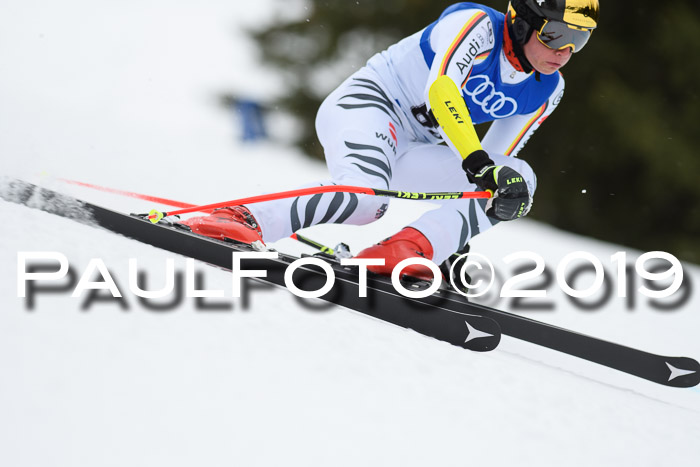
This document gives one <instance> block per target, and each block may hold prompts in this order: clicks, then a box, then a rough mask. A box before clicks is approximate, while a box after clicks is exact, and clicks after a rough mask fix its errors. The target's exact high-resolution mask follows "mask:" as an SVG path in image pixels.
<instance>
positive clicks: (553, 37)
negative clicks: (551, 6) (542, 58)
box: [537, 19, 592, 53]
mask: <svg viewBox="0 0 700 467" xmlns="http://www.w3.org/2000/svg"><path fill="white" fill-rule="evenodd" d="M591 32H592V29H588V28H579V27H576V26H572V25H570V24H567V23H563V22H561V21H556V20H549V19H545V20H544V24H543V25H542V27H541V28H540V30H539V31H538V32H537V39H538V40H539V41H540V42H541V43H542V44H544V45H545V46H547V47H549V48H550V49H554V50H559V49H563V48H565V47H571V50H572V51H573V52H574V53H576V52H578V51H579V50H581V49H582V48H583V46H585V45H586V42H588V39H589V38H590V37H591Z"/></svg>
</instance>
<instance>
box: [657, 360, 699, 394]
mask: <svg viewBox="0 0 700 467" xmlns="http://www.w3.org/2000/svg"><path fill="white" fill-rule="evenodd" d="M665 363H666V365H665V366H666V368H667V369H668V380H666V377H665V376H664V377H663V380H662V381H660V382H661V383H662V384H665V385H667V386H673V387H677V388H692V387H695V386H697V385H699V384H700V363H698V362H697V361H696V360H694V359H692V358H688V357H675V358H666V360H665Z"/></svg>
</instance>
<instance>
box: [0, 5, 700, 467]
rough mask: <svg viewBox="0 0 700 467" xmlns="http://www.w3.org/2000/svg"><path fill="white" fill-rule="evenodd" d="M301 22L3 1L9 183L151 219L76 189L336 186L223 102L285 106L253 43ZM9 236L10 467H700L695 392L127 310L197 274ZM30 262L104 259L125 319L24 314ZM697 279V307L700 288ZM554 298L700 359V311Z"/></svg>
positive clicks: (116, 310) (219, 317)
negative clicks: (178, 277) (246, 129)
mask: <svg viewBox="0 0 700 467" xmlns="http://www.w3.org/2000/svg"><path fill="white" fill-rule="evenodd" d="M357 7H358V8H362V5H361V3H360V2H358V6H357ZM303 14H304V9H303V3H301V2H276V1H273V0H264V1H258V2H255V3H251V2H230V1H228V2H225V1H214V0H212V1H209V2H204V3H202V2H194V1H169V2H166V1H164V0H144V1H138V2H136V1H125V2H107V1H98V2H95V1H87V0H65V1H62V2H49V1H46V0H25V1H23V2H2V4H0V154H1V155H2V156H1V158H0V164H1V165H0V174H6V175H10V176H15V177H21V178H24V179H27V180H30V181H33V182H37V183H41V184H42V185H45V186H49V187H52V188H55V189H58V190H60V191H63V192H66V193H70V194H73V195H77V196H80V197H83V198H85V199H88V200H90V201H93V202H96V203H98V204H102V205H105V206H108V207H112V208H115V209H120V210H124V211H140V210H145V209H149V208H152V207H153V205H152V203H145V202H141V201H137V200H134V199H131V198H125V197H119V196H116V195H108V194H105V193H101V192H97V191H93V190H88V189H84V188H78V187H75V186H71V185H67V184H65V183H62V182H61V181H59V179H60V178H68V179H75V180H82V181H87V182H91V183H95V184H99V185H104V186H109V187H115V188H120V189H123V190H131V191H135V192H144V193H148V194H152V195H156V196H163V197H168V198H173V199H180V200H183V201H187V202H191V203H207V202H214V201H220V200H225V199H233V198H236V197H240V196H248V195H252V194H258V193H262V192H265V191H276V190H281V189H288V188H293V187H295V186H297V185H300V184H302V183H305V182H309V181H313V180H316V179H322V178H325V177H326V172H325V168H324V167H323V165H321V164H318V163H314V162H312V161H309V160H307V159H305V158H304V157H303V156H301V155H300V154H298V153H297V152H296V151H294V150H292V149H290V148H289V147H287V146H285V145H284V144H280V143H271V142H268V143H261V144H255V145H250V144H248V145H244V144H240V143H239V142H237V140H236V136H237V128H236V126H235V124H236V122H235V119H234V118H232V117H231V116H230V115H228V114H227V113H225V112H223V111H222V109H220V108H219V107H217V105H216V95H217V93H220V92H227V91H235V92H237V93H240V94H244V95H248V96H253V97H257V98H267V96H269V95H272V96H274V94H275V91H274V89H276V88H277V86H280V85H282V82H281V80H279V79H275V77H274V76H273V75H272V73H270V72H269V71H268V70H265V69H264V68H262V67H261V66H260V65H259V64H258V62H257V61H256V59H257V58H258V55H257V53H256V50H255V48H254V46H253V44H252V43H251V42H250V41H249V40H248V39H247V38H246V36H245V32H244V28H247V27H251V26H253V25H256V24H259V23H260V22H261V21H262V22H266V21H269V20H270V18H271V17H274V16H285V15H303ZM427 22H428V20H426V23H427ZM271 90H272V91H271ZM564 105H565V103H564ZM275 125H276V126H280V127H282V129H280V130H279V133H280V134H284V131H285V130H284V129H285V128H286V129H287V130H286V131H288V129H289V128H290V126H289V123H288V122H285V121H284V119H280V120H279V121H275ZM581 196H585V194H583V193H582V195H581ZM421 209H423V210H424V209H430V206H423V205H421V206H419V207H417V206H416V204H411V203H410V202H397V203H394V204H393V206H392V208H391V209H390V211H389V214H388V215H387V216H386V217H385V218H384V219H382V220H381V221H380V222H377V223H376V224H375V225H372V226H368V227H365V228H358V227H347V226H345V227H343V226H330V227H317V228H313V229H310V230H309V232H308V233H309V235H310V236H313V237H314V238H317V239H319V240H321V241H324V242H327V243H329V244H335V243H337V242H339V241H345V242H347V243H349V244H350V246H351V247H352V249H353V251H358V250H359V249H361V248H362V247H364V246H366V245H369V244H371V243H373V242H375V241H377V240H379V239H381V238H383V237H384V236H386V235H389V234H391V233H392V232H394V231H395V230H396V229H398V228H400V227H401V226H402V225H404V224H405V223H407V222H408V221H410V220H411V219H413V218H414V217H415V216H417V215H419V214H420V212H421V211H420V210H421ZM0 214H1V218H2V219H3V220H4V221H5V222H4V225H3V228H2V229H0V244H1V245H2V247H1V248H0V265H1V267H2V269H1V270H0V279H1V280H0V296H1V297H2V298H1V300H2V309H1V311H0V465H4V466H13V467H22V466H46V465H52V466H96V465H97V466H127V465H128V466H146V465H148V466H153V465H168V466H169V467H174V466H179V465H207V466H217V465H247V466H257V465H337V466H345V465H347V466H356V465H402V466H409V465H416V466H418V465H420V466H422V465H455V464H456V465H481V464H489V465H639V466H656V465H676V466H683V465H697V458H698V455H699V454H700V447H699V446H698V442H697V441H698V439H700V391H698V389H697V388H694V389H685V390H681V389H672V388H666V387H662V386H659V385H655V384H652V383H649V382H646V381H643V380H639V379H637V378H634V377H630V376H627V375H624V374H619V373H617V372H615V371H612V370H609V369H606V368H601V367H598V366H596V365H593V364H590V363H587V362H585V361H581V360H578V359H575V358H573V357H568V356H566V355H561V354H558V353H556V352H553V351H548V350H546V349H541V348H537V347H536V346H533V345H530V344H527V343H523V342H518V341H516V340H513V339H510V338H507V337H504V340H503V342H502V344H501V346H500V347H499V349H498V350H496V351H494V352H490V353H487V354H477V353H472V352H468V351H464V350H462V349H459V348H457V347H453V346H450V345H448V344H444V343H441V342H438V341H435V340H432V339H428V338H425V337H423V336H421V335H418V334H416V333H413V332H410V331H405V330H403V329H401V328H397V327H393V326H391V325H388V324H385V323H382V322H378V321H375V320H372V319H368V318H367V317H365V316H363V315H360V314H356V313H354V312H350V311H347V310H343V309H340V308H337V307H336V308H328V307H326V308H323V309H317V307H316V308H314V307H313V306H309V305H306V306H302V305H300V304H299V302H298V301H297V300H296V299H294V297H292V295H291V294H290V293H289V292H287V291H285V290H282V289H270V288H261V287H260V286H258V287H256V288H255V289H254V290H253V291H252V292H251V295H250V297H249V300H248V302H247V303H244V301H242V300H240V299H231V298H218V299H207V303H209V304H211V303H219V304H223V305H225V306H226V307H227V308H229V309H227V310H222V311H211V310H203V309H202V306H201V305H198V304H197V303H196V302H195V300H194V299H187V298H186V299H183V300H182V302H181V304H180V305H179V306H177V307H171V308H170V311H161V312H157V311H153V310H150V309H147V308H145V307H144V306H143V305H142V304H141V303H139V301H138V300H137V298H136V297H135V296H134V294H133V293H131V292H130V291H129V287H128V284H129V283H128V277H129V273H128V271H129V269H128V258H136V259H137V260H138V266H139V269H140V270H143V271H146V273H147V274H148V278H149V280H151V281H152V284H153V285H152V287H150V288H153V289H156V288H159V287H160V286H162V285H163V284H164V282H165V273H164V268H165V264H166V261H167V260H168V259H173V260H174V262H175V268H176V270H177V271H178V272H180V273H182V272H183V271H185V268H186V262H185V259H184V258H180V257H176V256H174V255H171V254H169V253H167V252H164V251H161V250H158V249H156V248H152V247H150V246H146V245H142V244H139V243H137V242H134V241H131V240H129V239H126V238H123V237H119V236H116V235H114V234H111V233H109V232H106V231H101V230H97V229H94V228H92V227H89V226H85V225H81V224H78V223H75V222H71V221H69V220H66V219H61V218H56V217H55V216H52V215H50V214H47V213H44V212H40V211H35V210H31V209H28V208H26V207H22V206H17V205H13V204H10V203H6V202H4V201H0ZM277 247H278V248H280V249H284V250H286V251H290V252H296V253H299V252H301V251H308V250H304V249H303V247H301V246H299V245H296V244H294V243H293V242H291V241H284V242H280V244H278V245H277ZM473 248H474V250H475V251H478V252H480V253H483V254H485V255H486V256H488V257H489V258H491V259H493V260H494V262H495V263H496V266H497V267H498V269H499V271H503V275H507V274H508V271H509V270H510V269H509V268H508V267H507V266H506V265H505V263H503V261H502V258H504V257H506V256H507V254H509V253H513V252H519V251H525V250H527V251H532V252H535V253H537V254H538V255H541V256H542V257H543V258H544V259H545V261H546V263H547V264H548V265H549V266H551V267H552V268H555V267H556V265H557V264H558V263H559V262H560V261H561V260H562V258H564V257H565V256H566V255H567V254H569V253H571V252H574V251H587V252H591V253H593V254H594V255H595V256H596V257H598V258H600V259H601V261H602V262H603V264H604V265H605V267H606V270H608V271H612V272H614V268H613V266H612V265H611V264H612V263H611V262H610V259H609V258H610V256H611V255H612V254H614V253H615V252H617V251H621V250H624V251H627V254H628V256H629V258H630V260H631V261H634V260H635V259H636V258H637V257H638V256H639V255H640V254H641V252H636V251H632V250H629V249H625V248H623V247H620V246H616V245H609V244H605V243H601V242H597V241H593V240H590V239H587V238H583V237H580V236H576V235H571V234H567V233H563V232H560V231H557V230H556V229H553V228H551V227H548V226H544V225H541V224H538V223H535V222H532V221H527V220H524V221H519V222H516V223H512V224H508V225H501V226H499V227H498V228H496V229H494V230H493V231H491V232H489V234H488V235H485V236H483V237H482V238H478V239H476V240H475V241H474V242H473ZM659 249H660V250H662V249H663V245H661V246H660V247H659ZM20 251H31V252H40V251H55V252H60V253H62V254H64V255H65V256H66V257H67V259H68V261H69V263H70V266H71V269H72V270H73V271H74V272H75V273H76V274H77V276H78V277H80V276H81V275H82V274H83V273H84V272H85V271H86V269H87V265H88V263H89V262H90V260H91V259H92V258H100V259H101V260H102V261H103V262H104V263H105V265H106V266H107V267H108V269H109V272H110V273H111V275H112V277H113V278H114V279H115V281H116V282H117V284H118V286H119V288H120V290H121V291H122V292H123V293H124V295H125V299H124V300H125V303H126V304H127V307H128V309H126V310H124V309H123V308H122V307H120V306H119V305H117V304H116V303H114V302H92V303H88V307H87V309H83V306H84V304H85V295H84V296H83V297H82V298H72V297H71V296H70V292H65V291H64V292H59V293H54V294H40V295H38V296H37V298H36V302H35V308H34V310H33V311H30V310H28V309H27V307H28V305H27V303H26V302H25V301H24V300H23V299H21V298H18V296H17V271H18V266H17V254H18V252H20ZM196 270H197V272H198V273H200V274H201V275H202V277H203V279H204V283H205V288H206V289H207V290H223V291H224V292H225V293H226V294H228V295H230V290H231V286H230V277H229V275H228V273H226V272H225V271H221V270H218V269H215V268H211V267H208V266H206V265H203V264H197V265H196ZM685 273H686V275H687V277H688V280H689V281H690V283H691V284H694V286H695V287H696V288H697V287H700V269H698V268H697V267H696V266H693V265H685ZM583 282H585V281H583ZM583 282H582V284H583ZM584 285H585V284H584ZM549 293H550V297H549V298H548V300H549V301H550V302H553V303H556V309H555V310H554V311H546V312H542V311H541V312H526V313H527V316H530V317H533V318H536V319H541V320H543V321H547V322H551V323H555V324H557V325H561V326H565V327H568V328H571V329H575V330H577V331H580V332H584V333H587V334H592V335H595V336H598V337H601V338H604V339H608V340H613V341H616V342H620V343H623V344H626V345H630V346H633V347H638V348H642V349H645V350H649V351H652V352H656V353H661V354H664V355H683V356H691V357H694V358H700V339H698V337H697V331H698V329H700V326H699V325H700V317H699V315H698V309H699V307H698V305H700V299H699V298H698V294H697V293H695V292H694V293H692V294H691V298H690V301H689V302H688V303H687V304H686V305H685V306H683V307H682V308H680V309H678V310H676V311H673V312H661V311H658V310H655V309H653V308H652V307H650V306H649V304H648V302H647V300H646V299H644V298H642V297H637V301H636V304H635V306H634V307H633V308H632V309H631V310H630V309H628V308H627V307H626V302H625V300H623V299H619V298H615V297H613V298H612V299H611V300H609V301H608V303H607V305H606V306H604V307H602V308H600V309H599V310H597V311H594V312H591V311H582V310H581V309H578V308H576V307H574V306H572V305H571V304H570V303H569V301H568V300H567V299H566V297H565V296H564V295H563V294H562V293H561V292H557V290H555V289H554V288H552V289H550V290H549ZM313 305H318V304H313ZM497 305H498V306H501V307H503V308H506V309H508V308H510V306H511V305H512V303H511V302H509V301H506V300H504V301H501V302H498V303H497Z"/></svg>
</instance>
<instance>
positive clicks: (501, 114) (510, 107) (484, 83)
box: [464, 75, 518, 118]
mask: <svg viewBox="0 0 700 467" xmlns="http://www.w3.org/2000/svg"><path fill="white" fill-rule="evenodd" d="M464 93H465V94H466V95H467V96H469V97H470V98H471V100H472V102H474V103H475V104H477V105H479V106H480V107H481V110H483V111H484V113H485V114H487V115H490V116H491V117H493V118H508V117H510V116H511V115H515V112H517V111H518V103H517V101H516V100H515V99H513V98H512V97H508V96H506V95H505V94H503V93H502V92H500V91H496V85H494V84H493V83H492V82H491V79H490V78H489V77H488V76H486V75H477V76H472V77H471V78H469V80H468V81H467V85H466V86H465V87H464Z"/></svg>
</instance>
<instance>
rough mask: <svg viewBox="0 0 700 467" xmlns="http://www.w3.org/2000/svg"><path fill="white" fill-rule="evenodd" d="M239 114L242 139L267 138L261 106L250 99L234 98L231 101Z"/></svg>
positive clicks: (255, 139) (256, 139)
mask: <svg viewBox="0 0 700 467" xmlns="http://www.w3.org/2000/svg"><path fill="white" fill-rule="evenodd" d="M233 105H234V109H235V111H236V113H237V114H238V115H239V116H240V120H241V125H242V129H243V134H242V139H243V141H258V140H263V139H266V138H267V131H266V129H265V115H264V108H263V106H262V105H261V104H260V103H258V102H256V101H253V100H250V99H240V98H239V99H236V100H235V101H234V103H233Z"/></svg>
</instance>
